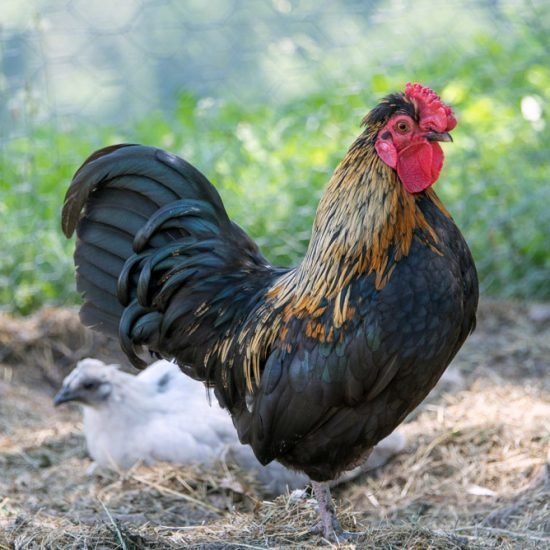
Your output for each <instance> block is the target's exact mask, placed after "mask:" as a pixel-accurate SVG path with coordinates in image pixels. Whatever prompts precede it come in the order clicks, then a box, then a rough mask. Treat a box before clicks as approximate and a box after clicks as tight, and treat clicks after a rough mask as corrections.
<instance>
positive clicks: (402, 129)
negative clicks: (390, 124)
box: [394, 120, 411, 134]
mask: <svg viewBox="0 0 550 550" xmlns="http://www.w3.org/2000/svg"><path fill="white" fill-rule="evenodd" d="M394 128H395V129H396V130H397V131H398V132H399V133H400V134H406V133H407V132H408V131H409V130H410V129H411V127H410V126H409V123H408V122H407V121H406V120H400V121H399V122H397V123H396V124H395V126H394Z"/></svg>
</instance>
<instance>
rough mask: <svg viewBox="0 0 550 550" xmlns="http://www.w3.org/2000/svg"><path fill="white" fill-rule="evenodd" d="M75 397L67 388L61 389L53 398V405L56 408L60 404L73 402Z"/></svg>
mask: <svg viewBox="0 0 550 550" xmlns="http://www.w3.org/2000/svg"><path fill="white" fill-rule="evenodd" d="M77 397H78V396H77V395H76V394H75V393H74V392H72V391H70V390H69V389H68V388H61V389H60V390H59V392H58V393H57V395H56V396H55V397H54V398H53V404H54V406H55V407H57V406H58V405H61V403H68V402H69V401H74V400H75V399H76V398H77Z"/></svg>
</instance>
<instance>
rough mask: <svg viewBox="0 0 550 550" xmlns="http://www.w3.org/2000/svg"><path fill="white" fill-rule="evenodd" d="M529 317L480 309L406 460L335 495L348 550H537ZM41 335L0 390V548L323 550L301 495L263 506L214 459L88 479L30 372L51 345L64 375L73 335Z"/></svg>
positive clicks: (540, 424)
mask: <svg viewBox="0 0 550 550" xmlns="http://www.w3.org/2000/svg"><path fill="white" fill-rule="evenodd" d="M527 312H528V308H527V307H526V306H516V305H510V304H505V305H500V304H489V305H485V306H484V308H483V309H482V312H481V315H480V327H479V330H478V333H477V335H475V338H472V341H471V342H469V343H468V345H467V347H466V349H465V350H464V352H462V353H461V354H460V355H459V357H458V358H457V360H456V361H455V363H454V368H455V369H458V371H459V372H460V373H461V377H462V378H461V381H460V383H451V384H450V386H449V385H448V384H447V385H442V387H441V388H439V389H438V390H436V391H435V392H434V393H433V394H432V396H430V398H429V399H428V400H427V402H426V403H425V404H423V405H422V407H421V408H420V410H419V411H418V412H416V413H414V414H413V415H411V417H410V419H409V420H408V421H407V422H406V423H405V424H404V425H403V430H404V431H405V432H406V436H407V438H408V441H409V446H408V449H407V452H406V453H404V454H402V455H400V456H399V457H397V458H396V459H394V460H393V461H392V462H391V463H390V464H389V465H387V466H385V467H384V468H382V469H380V470H377V471H375V472H374V473H371V474H368V475H364V476H362V477H361V478H360V479H359V480H356V481H354V482H351V483H349V484H347V485H346V486H344V487H341V488H339V489H338V490H336V491H335V492H334V494H335V497H336V499H337V502H338V513H339V517H340V519H341V521H342V523H343V525H344V527H345V528H347V529H350V530H353V531H357V532H360V533H361V534H360V535H359V537H358V538H357V539H356V540H354V541H353V544H352V545H355V546H356V547H360V548H418V549H420V548H434V549H436V548H441V549H443V548H445V549H447V548H506V549H508V548H509V549H512V548H545V547H548V548H550V520H549V518H550V471H549V466H548V463H547V460H548V457H547V455H546V453H547V450H548V448H549V442H550V434H549V430H548V418H550V399H549V394H548V385H547V384H548V380H547V372H548V361H549V358H550V347H549V346H550V338H549V336H550V332H549V327H548V324H547V323H546V324H545V323H542V324H541V323H539V322H535V321H533V320H530V319H529V317H528V315H527ZM61 315H62V314H61V313H60V314H59V317H58V318H60V317H61ZM67 315H68V317H67V318H68V319H74V313H70V314H67ZM70 322H72V321H70ZM14 323H15V321H14ZM22 323H23V324H24V323H29V320H23V321H22ZM14 326H15V325H14ZM23 326H24V328H26V327H27V325H23ZM75 327H78V325H75ZM10 330H13V331H14V332H15V333H17V329H16V328H12V329H10ZM80 330H81V329H80ZM52 332H53V331H52V330H50V332H48V333H47V336H46V337H47V338H48V339H49V340H52V341H48V342H40V338H39V337H38V336H37V337H36V338H35V340H34V342H35V348H33V347H32V346H30V345H29V342H30V341H31V340H30V339H28V338H27V340H26V342H27V343H26V344H25V345H26V346H27V348H26V352H28V353H29V354H30V356H31V357H30V359H29V361H28V362H26V361H25V353H26V352H25V351H24V350H23V351H21V349H22V348H21V347H19V348H18V351H17V354H19V360H20V361H22V363H21V365H24V366H22V367H21V368H23V369H24V370H25V371H29V372H25V375H24V376H21V377H18V376H13V377H12V379H11V381H10V380H4V383H0V470H1V471H2V476H1V477H0V550H3V549H4V548H6V549H7V548H61V549H65V548H113V549H114V548H120V549H124V548H125V549H128V550H129V549H137V548H153V549H154V548H182V547H189V548H199V547H200V548H212V549H213V548H232V547H238V548H265V547H273V546H274V547H293V548H294V547H298V548H308V547H314V546H317V545H319V544H321V543H323V541H322V539H321V538H320V537H319V536H318V535H314V534H312V533H311V532H310V528H311V526H312V525H313V523H314V522H315V520H316V518H317V515H316V514H317V512H316V508H315V507H316V503H315V500H314V499H312V497H311V494H310V493H309V492H307V491H306V492H295V493H294V494H291V495H288V494H287V495H282V496H280V497H278V498H277V499H275V500H265V495H264V494H263V492H262V488H261V486H260V485H259V484H258V482H257V481H256V480H255V479H253V478H252V477H251V476H250V475H249V474H248V473H247V472H243V471H240V470H238V469H237V468H236V467H235V466H232V465H228V464H225V463H223V462H221V461H220V462H218V463H216V464H215V465H214V466H213V467H206V466H203V465H190V466H185V467H174V466H171V465H158V466H156V467H154V468H145V467H136V468H134V469H132V470H131V471H130V472H127V473H125V474H117V473H101V474H99V475H95V476H92V477H91V476H89V475H87V473H86V470H87V468H88V466H89V464H90V462H89V459H88V458H86V454H85V448H84V442H83V438H82V436H81V425H80V415H79V413H78V412H77V410H76V409H71V408H66V409H64V410H63V409H59V410H57V409H53V407H52V405H51V398H50V396H49V395H47V394H45V393H43V391H41V390H42V388H40V389H37V388H36V386H34V385H33V384H34V383H33V382H32V380H36V379H37V378H41V377H42V375H41V374H39V375H35V374H33V373H32V369H33V368H40V369H41V368H43V367H42V363H40V362H37V361H36V357H39V356H40V353H42V352H41V351H40V352H38V351H36V350H37V349H39V350H43V349H44V348H46V347H49V348H50V349H55V350H57V351H56V353H61V352H60V351H59V350H61V349H63V346H65V347H66V348H67V349H68V350H69V351H68V352H67V351H66V350H65V352H63V353H65V355H64V357H65V360H66V361H67V362H68V361H69V359H68V358H69V357H71V356H72V355H71V354H73V355H74V354H78V353H79V350H81V349H82V342H83V340H81V339H79V338H74V333H73V336H72V338H73V341H72V343H73V346H72V347H71V346H69V345H67V340H63V334H64V335H67V334H69V333H71V331H70V330H66V331H59V338H60V339H61V340H62V343H63V346H62V345H61V344H60V343H59V342H56V341H53V340H54V339H53V338H52ZM0 341H1V342H3V345H6V340H5V339H1V336H0ZM20 342H21V339H19V340H18V342H17V346H21V344H20ZM8 345H9V342H8ZM36 346H38V348H36ZM73 348H75V349H73ZM10 353H11V355H9V353H8V354H7V355H6V354H4V357H14V356H15V352H10ZM2 366H3V367H4V369H5V370H4V372H6V368H7V367H9V368H11V369H15V368H19V367H17V366H16V364H15V363H10V364H6V363H3V364H2ZM2 366H0V372H1V368H2ZM29 380H30V381H31V382H29Z"/></svg>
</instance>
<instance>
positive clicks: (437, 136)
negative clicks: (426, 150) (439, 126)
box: [426, 132, 453, 141]
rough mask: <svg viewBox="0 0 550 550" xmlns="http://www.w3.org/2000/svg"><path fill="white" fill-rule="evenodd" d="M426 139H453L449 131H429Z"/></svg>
mask: <svg viewBox="0 0 550 550" xmlns="http://www.w3.org/2000/svg"><path fill="white" fill-rule="evenodd" d="M426 139H427V140H428V141H453V138H452V137H451V134H449V132H427V133H426Z"/></svg>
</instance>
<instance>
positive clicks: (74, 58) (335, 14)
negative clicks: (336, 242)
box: [0, 0, 550, 313]
mask: <svg viewBox="0 0 550 550" xmlns="http://www.w3.org/2000/svg"><path fill="white" fill-rule="evenodd" d="M549 37H550V3H549V2H547V1H546V0H479V1H473V0H449V1H446V2H437V3H435V2H430V1H427V0H414V1H413V0H391V1H388V0H384V1H381V0H331V1H328V0H327V1H318V0H265V1H264V2H252V1H251V0H210V1H209V2H203V1H202V0H117V2H116V3H114V2H112V0H94V2H89V1H85V0H34V1H33V0H2V2H1V4H0V216H1V219H2V223H1V224H0V242H1V243H2V244H1V245H0V308H2V309H4V310H7V311H11V312H17V313H28V312H31V311H33V310H34V309H36V308H37V307H39V306H41V305H42V304H45V303H48V304H56V305H61V304H71V303H75V302H76V301H77V300H78V298H77V296H76V294H75V291H74V282H73V280H74V277H73V274H74V268H73V265H72V257H71V254H72V248H73V245H72V243H71V242H69V241H66V239H64V237H63V236H62V233H61V230H60V224H59V215H60V209H61V205H62V201H63V196H64V193H65V190H66V188H67V186H68V183H69V181H70V178H71V176H72V174H73V173H74V172H75V170H76V169H77V168H78V166H79V165H80V164H81V163H82V161H83V160H84V159H85V158H86V157H87V156H88V155H89V154H90V153H91V152H92V151H93V150H95V149H97V148H99V147H102V146H105V145H108V144H112V143H117V142H124V141H128V142H142V143H146V144H149V145H155V146H159V147H163V148H166V149H169V150H171V151H173V152H175V153H178V154H180V155H182V156H184V157H185V158H186V159H187V160H189V161H190V162H191V163H192V164H194V165H195V166H197V167H198V168H199V169H200V170H201V171H202V172H204V173H205V174H206V175H207V177H208V178H209V179H210V180H211V181H212V182H213V183H214V184H215V185H216V186H217V187H218V188H219V190H220V192H221V194H222V197H223V199H224V202H225V204H226V207H227V209H228V211H229V213H230V215H231V217H232V218H233V219H234V220H235V221H236V222H237V223H239V224H240V225H242V226H243V227H245V229H246V230H247V231H248V232H249V233H250V234H251V235H252V237H254V238H255V239H256V240H257V242H258V243H259V244H260V246H261V247H262V249H263V251H264V253H265V254H266V255H267V257H268V258H269V259H270V260H271V261H272V262H274V263H277V264H282V265H289V264H294V263H296V262H297V261H299V259H300V257H301V256H302V254H303V252H304V250H305V248H306V246H307V242H308V240H309V235H310V228H311V223H312V220H313V216H314V213H315V209H316V206H317V201H318V198H319V196H320V194H321V192H322V189H323V187H324V185H325V183H326V181H327V180H328V178H329V177H330V174H331V173H332V171H333V169H334V168H335V166H336V164H337V162H338V160H339V159H341V158H342V156H343V154H344V153H345V151H346V149H347V147H348V146H349V144H350V143H351V141H352V140H353V139H354V137H355V136H356V135H357V134H358V132H359V131H360V121H361V118H362V117H363V115H364V114H365V113H366V112H367V111H368V110H369V109H370V108H371V107H373V106H374V105H375V103H376V102H377V100H378V99H379V98H380V97H382V96H383V95H385V94H387V93H389V92H392V91H396V90H401V89H403V87H404V85H405V83H406V82H407V81H416V80H417V81H420V82H422V83H424V84H426V85H429V86H431V87H433V88H434V89H435V90H436V91H438V92H439V93H440V94H441V95H442V97H443V99H444V100H446V101H448V102H450V103H451V104H452V105H453V106H454V108H455V111H456V112H457V116H458V119H459V126H458V127H457V129H456V130H455V131H454V132H453V135H454V139H455V143H454V144H453V145H449V146H446V148H445V153H446V158H447V160H446V165H445V168H444V172H443V174H442V177H441V178H440V180H439V182H438V184H437V186H436V189H437V191H438V193H439V194H440V196H441V197H442V198H443V200H444V201H445V203H446V205H447V206H448V208H449V209H450V211H451V212H452V214H453V216H454V217H455V219H456V220H457V222H458V224H459V225H460V227H461V228H462V229H463V232H464V233H465V235H466V238H467V240H468V242H469V243H470V245H471V247H472V249H473V252H474V256H475V258H476V262H477V265H478V268H479V271H480V275H481V281H482V292H484V293H485V294H486V295H495V296H502V297H518V298H529V299H533V300H544V299H546V300H548V299H550V251H549V239H550V215H549V206H548V205H549V204H550V185H549V181H550V168H549V157H550V151H549V148H550V145H549V144H550V129H549V125H548V122H549V120H548V106H549V102H550V65H549V63H548V60H549V59H550V38H549Z"/></svg>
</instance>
